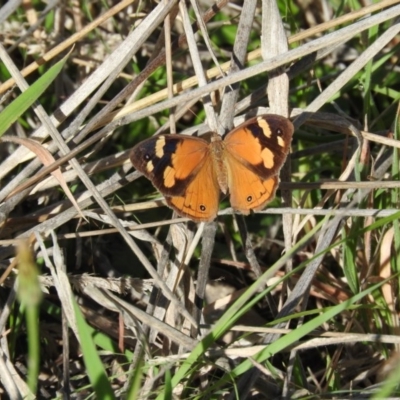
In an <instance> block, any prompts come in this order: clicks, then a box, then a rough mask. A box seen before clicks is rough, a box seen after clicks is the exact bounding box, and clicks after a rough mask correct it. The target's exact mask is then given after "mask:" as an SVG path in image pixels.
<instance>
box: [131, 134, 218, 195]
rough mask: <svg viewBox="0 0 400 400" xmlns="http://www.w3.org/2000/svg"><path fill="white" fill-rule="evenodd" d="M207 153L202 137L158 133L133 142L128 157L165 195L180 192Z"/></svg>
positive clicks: (198, 168)
mask: <svg viewBox="0 0 400 400" xmlns="http://www.w3.org/2000/svg"><path fill="white" fill-rule="evenodd" d="M208 157H210V154H209V146H208V143H207V142H206V141H205V140H202V139H199V138H195V137H189V136H188V137H187V136H183V135H159V136H155V137H152V138H150V139H147V140H144V141H143V142H140V143H139V144H138V145H136V146H135V147H134V148H133V149H132V151H131V153H130V159H131V162H132V164H133V166H134V167H135V168H136V169H137V170H138V171H140V172H141V173H142V174H143V175H144V176H146V177H147V178H148V179H150V181H151V182H152V183H153V185H154V186H155V187H156V188H157V189H158V190H159V191H160V192H161V193H162V194H163V195H164V196H178V195H183V194H184V193H185V191H186V188H187V187H188V185H189V184H190V182H191V181H192V180H193V179H194V178H195V177H196V175H197V171H199V170H200V169H201V167H202V165H203V164H204V162H205V160H206V159H207V158H208Z"/></svg>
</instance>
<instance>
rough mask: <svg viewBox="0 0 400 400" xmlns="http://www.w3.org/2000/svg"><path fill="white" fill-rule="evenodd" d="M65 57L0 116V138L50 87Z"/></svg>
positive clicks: (62, 65) (65, 59)
mask: <svg viewBox="0 0 400 400" xmlns="http://www.w3.org/2000/svg"><path fill="white" fill-rule="evenodd" d="M67 57H68V56H66V57H64V58H63V59H62V60H60V61H59V62H58V63H56V64H54V65H53V66H52V67H51V68H50V69H49V70H48V71H47V72H46V73H44V74H43V75H42V76H41V77H40V78H39V79H38V80H37V81H36V82H35V83H33V84H32V85H31V86H30V87H29V89H27V90H26V91H25V92H23V93H21V94H20V95H19V96H18V97H17V98H16V99H15V100H14V101H13V102H12V103H11V104H10V105H8V106H7V107H6V108H5V109H4V110H3V111H2V113H1V114H0V137H1V136H2V135H3V134H4V132H6V130H7V129H8V128H9V127H10V126H11V124H13V123H14V122H15V121H16V120H17V119H18V118H19V117H20V116H21V115H22V114H23V113H24V112H25V111H26V110H27V109H28V108H29V107H30V106H31V105H32V104H33V103H34V102H35V101H36V100H37V99H38V98H39V97H40V96H41V95H42V94H43V92H44V91H45V90H46V89H47V88H48V87H49V86H50V84H51V83H52V82H53V81H54V79H55V78H56V77H57V76H58V74H59V73H60V72H61V70H62V68H63V67H64V64H65V62H66V61H67Z"/></svg>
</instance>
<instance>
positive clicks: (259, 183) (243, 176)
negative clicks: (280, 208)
mask: <svg viewBox="0 0 400 400" xmlns="http://www.w3.org/2000/svg"><path fill="white" fill-rule="evenodd" d="M226 157H227V158H226V164H227V170H228V184H229V193H230V203H231V206H232V208H233V209H234V210H235V211H240V212H241V213H242V214H245V215H247V214H249V212H250V210H261V209H262V208H264V206H265V205H266V204H267V203H268V202H270V201H271V200H272V199H273V198H274V196H275V192H276V189H277V187H278V183H279V178H278V176H276V175H275V176H272V177H270V178H267V179H263V178H261V177H260V176H259V175H257V174H256V173H254V172H253V171H252V170H251V169H249V168H247V166H245V165H244V164H242V163H241V162H239V161H238V160H237V159H236V158H235V157H233V156H231V155H230V154H227V156H226Z"/></svg>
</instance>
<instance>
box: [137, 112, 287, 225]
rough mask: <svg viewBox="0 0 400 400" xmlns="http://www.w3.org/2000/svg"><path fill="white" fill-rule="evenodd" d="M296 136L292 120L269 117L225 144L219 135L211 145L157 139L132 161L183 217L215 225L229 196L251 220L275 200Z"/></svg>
mask: <svg viewBox="0 0 400 400" xmlns="http://www.w3.org/2000/svg"><path fill="white" fill-rule="evenodd" d="M293 131H294V128H293V125H292V123H291V122H290V120H288V119H287V118H284V117H282V116H279V115H275V114H266V115H261V116H258V117H254V118H251V119H249V120H247V121H245V122H244V123H243V124H241V125H239V126H238V127H236V128H235V129H233V130H232V131H231V132H229V133H228V134H226V135H225V136H224V138H221V136H219V135H217V134H214V135H213V136H212V139H211V142H207V141H206V140H204V139H201V138H198V137H193V136H184V135H178V134H161V135H158V136H154V137H152V138H150V139H146V140H144V141H142V142H140V143H139V144H137V145H136V146H135V147H134V148H133V149H132V151H131V153H130V160H131V162H132V164H133V166H134V167H135V168H136V170H137V171H140V172H141V173H142V174H143V175H144V176H145V177H147V178H148V179H149V180H150V181H151V182H152V184H153V185H154V186H155V187H156V188H157V189H158V190H159V191H160V192H161V193H162V194H163V195H164V196H165V200H166V202H167V204H168V205H169V206H170V207H171V208H172V209H174V210H175V211H176V212H177V213H178V214H179V215H181V216H184V217H188V218H190V219H192V220H193V221H196V222H200V221H211V220H213V219H215V218H216V216H217V213H218V207H219V200H220V192H222V193H224V194H228V193H229V198H230V203H231V206H232V208H233V209H234V210H235V211H239V212H241V213H242V214H245V215H247V214H249V213H250V211H251V210H254V211H256V210H260V209H262V208H264V206H265V205H266V204H267V203H268V202H269V201H271V200H272V199H273V198H274V196H275V192H276V189H277V187H278V184H279V177H278V174H279V170H280V169H281V167H282V165H283V164H284V163H285V160H286V157H287V155H288V153H289V149H290V143H291V141H292V136H293Z"/></svg>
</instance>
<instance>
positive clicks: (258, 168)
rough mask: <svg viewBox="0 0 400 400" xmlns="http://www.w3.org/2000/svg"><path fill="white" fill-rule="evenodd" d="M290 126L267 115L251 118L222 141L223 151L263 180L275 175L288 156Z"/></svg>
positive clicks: (273, 116)
mask: <svg viewBox="0 0 400 400" xmlns="http://www.w3.org/2000/svg"><path fill="white" fill-rule="evenodd" d="M293 130H294V128H293V125H292V123H291V122H290V121H289V120H288V119H287V118H284V117H281V116H279V115H274V114H269V115H263V116H259V117H255V118H252V119H250V120H248V121H246V122H245V123H243V124H242V125H240V126H238V127H237V128H235V129H234V130H233V131H231V132H230V133H228V135H227V136H226V137H225V140H224V143H225V150H226V152H228V153H229V154H231V155H232V156H233V157H235V158H236V159H237V160H238V161H240V162H241V163H242V164H243V165H245V166H247V168H249V169H250V170H251V171H253V172H254V173H256V174H257V175H259V176H260V177H261V178H263V179H267V178H269V177H271V176H274V175H277V174H278V172H279V170H280V169H281V167H282V165H283V164H284V162H285V160H286V157H287V154H288V153H289V149H290V143H291V141H292V136H293Z"/></svg>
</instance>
